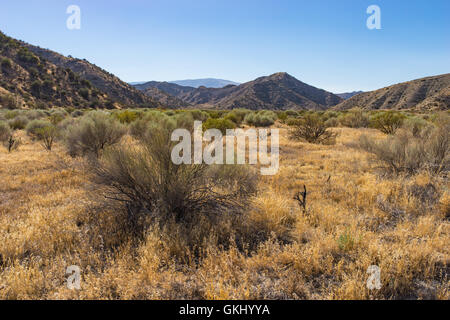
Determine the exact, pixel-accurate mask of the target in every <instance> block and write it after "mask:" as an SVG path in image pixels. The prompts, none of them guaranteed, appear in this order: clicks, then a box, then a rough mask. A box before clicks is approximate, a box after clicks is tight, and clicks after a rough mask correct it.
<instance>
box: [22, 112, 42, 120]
mask: <svg viewBox="0 0 450 320" xmlns="http://www.w3.org/2000/svg"><path fill="white" fill-rule="evenodd" d="M25 116H26V117H27V119H28V120H36V119H41V118H44V117H46V114H45V112H44V111H42V110H30V111H27V112H26V113H25Z"/></svg>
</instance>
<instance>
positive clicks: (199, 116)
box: [189, 110, 209, 122]
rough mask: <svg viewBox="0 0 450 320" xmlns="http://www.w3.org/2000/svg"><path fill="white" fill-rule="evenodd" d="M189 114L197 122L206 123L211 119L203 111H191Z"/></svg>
mask: <svg viewBox="0 0 450 320" xmlns="http://www.w3.org/2000/svg"><path fill="white" fill-rule="evenodd" d="M189 113H190V114H191V115H192V118H193V119H194V120H196V121H202V122H203V121H206V120H208V118H209V114H208V113H207V112H205V111H202V110H190V111H189Z"/></svg>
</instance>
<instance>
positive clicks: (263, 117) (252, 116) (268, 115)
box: [245, 110, 278, 127]
mask: <svg viewBox="0 0 450 320" xmlns="http://www.w3.org/2000/svg"><path fill="white" fill-rule="evenodd" d="M277 118H278V117H277V115H276V113H275V112H273V111H268V110H263V111H259V112H256V113H249V114H247V116H246V117H245V122H246V123H247V124H249V125H251V126H255V127H269V126H271V125H273V124H274V123H275V120H276V119H277Z"/></svg>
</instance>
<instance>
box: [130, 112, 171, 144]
mask: <svg viewBox="0 0 450 320" xmlns="http://www.w3.org/2000/svg"><path fill="white" fill-rule="evenodd" d="M171 119H172V118H171V117H170V116H168V115H167V114H166V113H163V112H161V111H155V110H152V111H149V112H146V113H145V115H144V116H143V117H142V118H141V119H138V120H136V121H134V122H133V123H131V125H130V134H131V135H132V136H133V137H135V138H138V139H139V138H141V137H142V136H143V135H145V132H146V131H147V129H148V128H149V127H150V126H152V125H155V124H159V123H167V122H170V121H172V122H174V120H173V119H172V120H171Z"/></svg>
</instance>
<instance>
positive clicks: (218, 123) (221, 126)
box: [203, 119, 236, 135]
mask: <svg viewBox="0 0 450 320" xmlns="http://www.w3.org/2000/svg"><path fill="white" fill-rule="evenodd" d="M234 128H236V124H235V123H234V122H232V121H230V120H227V119H208V120H206V122H205V123H203V130H204V131H206V130H208V129H218V130H220V132H222V134H223V135H225V134H226V132H227V129H234Z"/></svg>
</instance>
